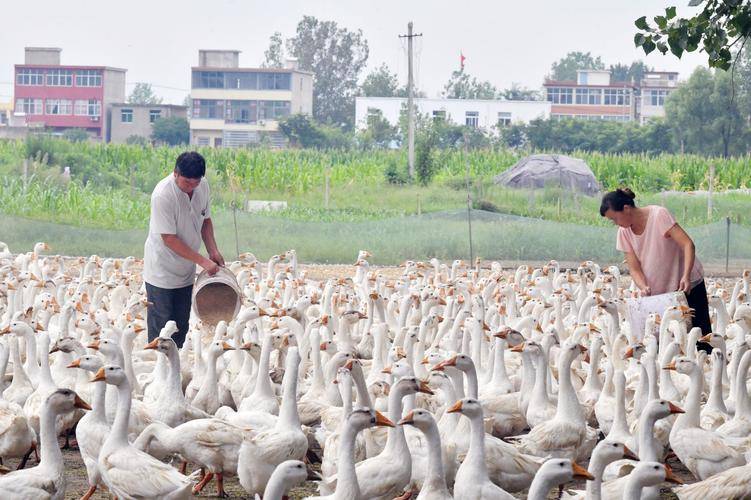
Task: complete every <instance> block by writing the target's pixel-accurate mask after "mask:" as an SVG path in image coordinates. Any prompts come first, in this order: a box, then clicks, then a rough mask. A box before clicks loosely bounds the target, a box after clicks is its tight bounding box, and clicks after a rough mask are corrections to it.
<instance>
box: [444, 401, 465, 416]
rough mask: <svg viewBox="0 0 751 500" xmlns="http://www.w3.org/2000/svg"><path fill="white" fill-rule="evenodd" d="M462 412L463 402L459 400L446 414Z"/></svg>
mask: <svg viewBox="0 0 751 500" xmlns="http://www.w3.org/2000/svg"><path fill="white" fill-rule="evenodd" d="M460 411H462V402H461V400H459V401H457V402H456V403H454V404H453V405H452V406H451V408H449V409H448V410H446V413H459V412H460Z"/></svg>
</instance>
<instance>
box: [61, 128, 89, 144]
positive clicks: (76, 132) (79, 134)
mask: <svg viewBox="0 0 751 500" xmlns="http://www.w3.org/2000/svg"><path fill="white" fill-rule="evenodd" d="M63 139H65V140H67V141H70V142H82V141H88V140H89V134H87V133H86V131H85V130H84V129H82V128H69V129H65V131H64V132H63Z"/></svg>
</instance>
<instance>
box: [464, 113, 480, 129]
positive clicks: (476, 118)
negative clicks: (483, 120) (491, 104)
mask: <svg viewBox="0 0 751 500" xmlns="http://www.w3.org/2000/svg"><path fill="white" fill-rule="evenodd" d="M479 123H480V113H479V112H477V111H467V112H466V113H464V124H465V125H466V126H468V127H477V125H479Z"/></svg>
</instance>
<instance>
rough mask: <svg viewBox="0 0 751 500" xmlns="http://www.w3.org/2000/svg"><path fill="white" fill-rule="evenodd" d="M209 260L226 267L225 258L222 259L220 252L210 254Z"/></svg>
mask: <svg viewBox="0 0 751 500" xmlns="http://www.w3.org/2000/svg"><path fill="white" fill-rule="evenodd" d="M209 259H211V260H213V261H214V262H216V265H217V266H219V267H224V257H222V254H220V253H219V250H217V251H216V252H213V253H210V254H209Z"/></svg>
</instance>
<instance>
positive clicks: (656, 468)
mask: <svg viewBox="0 0 751 500" xmlns="http://www.w3.org/2000/svg"><path fill="white" fill-rule="evenodd" d="M652 468H653V469H654V470H659V469H660V468H659V467H657V466H656V465H655V466H654V467H652Z"/></svg>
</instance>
